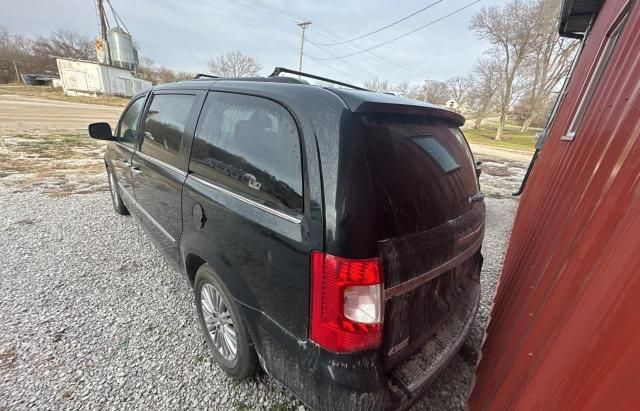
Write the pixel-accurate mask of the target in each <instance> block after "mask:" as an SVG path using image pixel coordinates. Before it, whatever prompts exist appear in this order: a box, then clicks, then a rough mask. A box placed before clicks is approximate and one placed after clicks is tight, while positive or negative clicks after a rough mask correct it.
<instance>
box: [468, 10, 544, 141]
mask: <svg viewBox="0 0 640 411" xmlns="http://www.w3.org/2000/svg"><path fill="white" fill-rule="evenodd" d="M537 13H539V10H538V9H537V8H536V7H534V5H533V4H531V3H527V2H524V1H522V0H514V1H512V2H510V3H507V4H506V5H505V6H504V7H503V8H499V7H497V6H492V7H489V8H485V7H483V8H482V9H481V10H480V11H479V12H478V13H477V14H476V15H475V16H473V19H472V21H471V29H472V30H473V31H474V32H475V34H476V36H477V37H478V38H481V39H486V40H488V41H489V42H490V43H491V44H492V45H493V50H492V53H494V54H495V55H496V57H497V61H499V62H500V64H501V75H500V77H501V81H500V83H499V89H498V92H499V97H500V99H499V101H498V112H499V120H498V130H497V132H496V136H495V139H496V140H500V139H501V136H502V131H503V129H504V125H505V122H506V119H507V115H508V114H509V110H510V108H511V107H512V105H513V104H514V102H515V101H516V99H514V84H515V83H517V82H518V80H519V79H518V76H520V75H521V72H520V69H521V66H522V64H523V62H524V61H525V59H526V58H527V57H528V55H529V53H531V52H532V51H533V50H532V43H533V42H534V40H535V25H536V21H537V20H538V18H537V16H536V14H537Z"/></svg>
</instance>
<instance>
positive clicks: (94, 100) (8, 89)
mask: <svg viewBox="0 0 640 411" xmlns="http://www.w3.org/2000/svg"><path fill="white" fill-rule="evenodd" d="M2 94H14V95H19V96H28V97H38V98H44V99H49V100H59V101H67V102H71V103H87V104H100V105H106V106H117V107H124V106H126V105H127V103H128V102H129V99H128V98H125V97H116V96H98V97H88V96H67V95H65V94H64V92H63V91H62V90H61V89H57V88H52V87H38V86H23V85H2V86H0V95H2Z"/></svg>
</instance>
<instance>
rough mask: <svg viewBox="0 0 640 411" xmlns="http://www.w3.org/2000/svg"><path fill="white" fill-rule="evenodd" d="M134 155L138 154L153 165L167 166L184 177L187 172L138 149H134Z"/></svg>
mask: <svg viewBox="0 0 640 411" xmlns="http://www.w3.org/2000/svg"><path fill="white" fill-rule="evenodd" d="M135 155H136V156H140V157H141V158H142V159H144V160H146V161H149V162H151V163H154V164H155V165H158V166H160V167H165V168H168V169H169V170H171V171H173V172H174V173H177V174H180V175H181V176H182V177H186V176H187V173H185V172H184V171H182V170H180V169H179V168H177V167H174V166H172V165H171V164H167V163H165V162H164V161H161V160H158V159H157V158H153V157H151V156H150V155H148V154H145V153H143V152H142V151H140V150H137V151H136V154H135Z"/></svg>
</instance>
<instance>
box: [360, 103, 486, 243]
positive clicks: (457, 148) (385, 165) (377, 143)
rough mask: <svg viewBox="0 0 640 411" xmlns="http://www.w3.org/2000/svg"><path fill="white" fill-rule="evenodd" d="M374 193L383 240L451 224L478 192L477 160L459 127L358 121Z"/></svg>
mask: <svg viewBox="0 0 640 411" xmlns="http://www.w3.org/2000/svg"><path fill="white" fill-rule="evenodd" d="M358 122H359V123H360V125H361V129H362V134H363V135H362V137H363V140H364V142H365V144H364V146H365V147H366V150H367V161H368V164H369V173H370V176H371V181H372V185H373V190H374V202H375V208H376V217H377V220H378V225H379V227H378V231H379V233H380V238H379V240H382V239H386V238H392V237H397V236H400V235H403V234H407V233H414V232H420V231H424V230H427V229H429V228H432V227H435V226H437V225H440V224H443V223H445V222H446V221H449V220H452V219H454V218H456V217H458V216H460V215H461V214H463V213H464V212H465V211H467V210H468V209H469V208H470V206H471V204H470V200H469V198H470V197H471V196H473V195H474V194H475V193H477V192H478V183H477V178H476V174H475V167H474V165H473V156H472V155H471V152H470V150H469V146H468V144H467V142H466V140H465V138H464V135H463V134H462V132H461V131H460V129H459V128H458V127H457V126H455V124H453V123H450V122H448V121H444V120H439V119H434V118H430V117H423V116H416V115H402V114H364V115H360V116H359V117H358Z"/></svg>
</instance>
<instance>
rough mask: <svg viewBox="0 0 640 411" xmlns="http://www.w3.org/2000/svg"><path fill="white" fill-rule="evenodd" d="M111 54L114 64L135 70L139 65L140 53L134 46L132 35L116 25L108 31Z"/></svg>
mask: <svg viewBox="0 0 640 411" xmlns="http://www.w3.org/2000/svg"><path fill="white" fill-rule="evenodd" d="M107 41H108V43H109V54H110V56H111V64H112V65H113V66H117V67H122V68H126V69H127V70H131V71H135V70H136V67H137V66H138V53H137V51H136V49H135V48H134V47H133V40H132V38H131V35H130V34H129V33H127V32H126V31H125V30H123V29H122V28H120V26H116V27H114V28H112V29H110V30H109V31H108V32H107Z"/></svg>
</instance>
